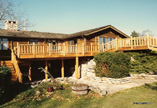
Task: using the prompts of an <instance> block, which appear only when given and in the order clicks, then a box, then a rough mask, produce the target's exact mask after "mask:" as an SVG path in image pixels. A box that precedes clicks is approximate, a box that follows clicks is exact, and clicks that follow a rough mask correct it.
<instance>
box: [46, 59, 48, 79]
mask: <svg viewBox="0 0 157 108" xmlns="http://www.w3.org/2000/svg"><path fill="white" fill-rule="evenodd" d="M45 71H46V73H45V79H46V81H47V80H48V75H47V71H48V63H47V60H46V62H45Z"/></svg>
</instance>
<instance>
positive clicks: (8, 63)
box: [0, 61, 18, 82]
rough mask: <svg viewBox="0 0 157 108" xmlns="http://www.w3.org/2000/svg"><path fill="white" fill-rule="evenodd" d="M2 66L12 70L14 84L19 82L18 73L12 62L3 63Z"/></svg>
mask: <svg viewBox="0 0 157 108" xmlns="http://www.w3.org/2000/svg"><path fill="white" fill-rule="evenodd" d="M0 65H1V66H6V67H9V68H10V70H11V81H12V82H17V81H18V78H17V75H16V72H15V68H14V66H13V64H12V62H11V61H1V64H0Z"/></svg>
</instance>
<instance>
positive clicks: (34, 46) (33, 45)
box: [33, 42, 35, 57]
mask: <svg viewBox="0 0 157 108" xmlns="http://www.w3.org/2000/svg"><path fill="white" fill-rule="evenodd" d="M33 57H35V43H34V42H33Z"/></svg>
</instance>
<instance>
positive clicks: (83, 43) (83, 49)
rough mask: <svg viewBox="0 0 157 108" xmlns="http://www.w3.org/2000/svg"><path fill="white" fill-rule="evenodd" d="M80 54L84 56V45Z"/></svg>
mask: <svg viewBox="0 0 157 108" xmlns="http://www.w3.org/2000/svg"><path fill="white" fill-rule="evenodd" d="M82 54H83V55H84V43H82Z"/></svg>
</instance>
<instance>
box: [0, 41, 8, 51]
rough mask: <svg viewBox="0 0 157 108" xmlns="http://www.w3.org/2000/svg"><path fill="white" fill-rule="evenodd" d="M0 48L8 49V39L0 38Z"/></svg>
mask: <svg viewBox="0 0 157 108" xmlns="http://www.w3.org/2000/svg"><path fill="white" fill-rule="evenodd" d="M0 50H8V39H7V38H0Z"/></svg>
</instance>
